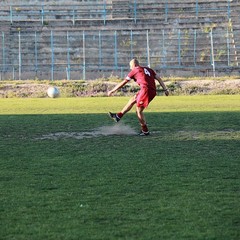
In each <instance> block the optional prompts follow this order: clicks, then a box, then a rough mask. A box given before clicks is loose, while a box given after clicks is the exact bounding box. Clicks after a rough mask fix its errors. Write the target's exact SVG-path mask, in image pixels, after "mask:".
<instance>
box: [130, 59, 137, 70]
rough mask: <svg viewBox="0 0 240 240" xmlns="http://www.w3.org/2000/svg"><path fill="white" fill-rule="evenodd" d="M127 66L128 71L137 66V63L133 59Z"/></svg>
mask: <svg viewBox="0 0 240 240" xmlns="http://www.w3.org/2000/svg"><path fill="white" fill-rule="evenodd" d="M129 66H130V69H133V68H134V67H136V66H139V61H138V60H137V59H136V58H133V59H132V60H131V61H130V62H129Z"/></svg>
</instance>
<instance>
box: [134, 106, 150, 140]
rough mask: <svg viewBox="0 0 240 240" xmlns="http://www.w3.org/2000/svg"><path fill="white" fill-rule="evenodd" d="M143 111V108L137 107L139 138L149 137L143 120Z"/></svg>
mask: <svg viewBox="0 0 240 240" xmlns="http://www.w3.org/2000/svg"><path fill="white" fill-rule="evenodd" d="M144 109H145V108H144V107H137V117H138V120H139V123H140V125H141V132H140V135H141V136H144V135H149V131H148V127H147V123H146V120H145V116H144V114H143V110H144Z"/></svg>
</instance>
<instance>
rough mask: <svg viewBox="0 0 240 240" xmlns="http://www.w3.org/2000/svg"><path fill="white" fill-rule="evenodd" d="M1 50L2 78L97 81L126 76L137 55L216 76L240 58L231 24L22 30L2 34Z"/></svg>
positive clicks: (235, 65)
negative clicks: (158, 28)
mask: <svg viewBox="0 0 240 240" xmlns="http://www.w3.org/2000/svg"><path fill="white" fill-rule="evenodd" d="M238 34H239V35H240V31H238ZM10 38H11V40H10ZM1 48H2V51H1V54H0V58H1V64H0V71H1V79H6V78H9V79H35V78H38V79H41V78H42V79H51V80H54V79H68V80H70V79H91V78H95V77H97V76H98V77H102V76H106V75H108V74H113V73H114V74H116V75H118V76H120V77H123V74H124V72H125V71H127V70H128V61H129V60H130V59H131V58H133V57H137V58H138V59H139V60H140V62H141V63H142V64H143V65H149V66H151V67H154V68H155V69H158V70H165V71H168V70H171V69H178V70H186V71H189V72H190V71H197V70H199V71H207V70H208V71H211V72H212V73H213V75H214V76H215V74H216V72H217V71H218V70H220V71H227V69H231V68H238V64H239V59H240V55H239V53H238V50H239V49H237V48H236V45H235V43H234V41H233V36H232V32H231V31H230V29H229V28H228V27H226V28H225V29H210V30H209V31H204V30H196V29H195V30H191V29H189V30H186V29H185V30H181V29H173V30H161V31H158V32H151V31H148V30H143V31H139V30H136V31H135V30H131V31H124V32H123V31H122V30H121V31H111V30H105V31H81V32H75V31H63V32H54V31H51V32H47V33H44V34H42V32H34V33H22V32H20V31H19V32H17V33H16V34H15V35H11V36H10V35H9V34H7V33H4V32H2V36H1ZM170 72H171V71H170Z"/></svg>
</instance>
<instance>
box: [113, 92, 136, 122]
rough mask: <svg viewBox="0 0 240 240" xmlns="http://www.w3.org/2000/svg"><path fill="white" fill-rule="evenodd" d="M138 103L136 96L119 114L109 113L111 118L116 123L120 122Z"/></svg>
mask: <svg viewBox="0 0 240 240" xmlns="http://www.w3.org/2000/svg"><path fill="white" fill-rule="evenodd" d="M135 103H136V96H133V97H132V98H130V99H129V101H128V102H127V104H126V105H125V106H124V107H123V109H122V110H121V111H120V112H118V113H111V112H109V116H110V117H111V118H112V119H113V120H114V121H115V122H119V121H120V119H121V118H122V117H123V115H124V114H126V113H127V112H128V111H130V110H131V109H132V107H133V106H134V104H135Z"/></svg>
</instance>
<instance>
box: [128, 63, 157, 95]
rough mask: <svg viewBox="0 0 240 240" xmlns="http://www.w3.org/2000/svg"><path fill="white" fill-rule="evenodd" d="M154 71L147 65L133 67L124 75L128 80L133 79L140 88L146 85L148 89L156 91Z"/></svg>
mask: <svg viewBox="0 0 240 240" xmlns="http://www.w3.org/2000/svg"><path fill="white" fill-rule="evenodd" d="M155 76H156V72H155V71H154V70H153V69H151V68H149V67H141V66H137V67H135V68H134V69H133V70H132V71H131V72H130V73H129V74H128V75H127V77H126V79H127V80H128V81H130V80H131V79H133V80H134V81H135V82H136V83H137V84H138V85H139V86H140V87H141V88H142V87H147V88H148V89H149V90H154V91H156V84H155Z"/></svg>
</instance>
